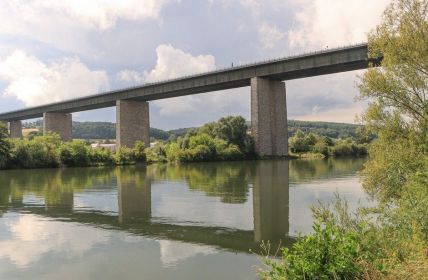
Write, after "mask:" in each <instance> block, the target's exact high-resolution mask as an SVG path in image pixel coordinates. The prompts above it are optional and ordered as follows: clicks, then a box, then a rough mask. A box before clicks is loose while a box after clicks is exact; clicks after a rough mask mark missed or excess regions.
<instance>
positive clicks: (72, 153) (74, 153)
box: [58, 140, 90, 166]
mask: <svg viewBox="0 0 428 280" xmlns="http://www.w3.org/2000/svg"><path fill="white" fill-rule="evenodd" d="M58 155H59V159H60V162H61V163H62V164H64V165H66V166H87V165H89V163H90V158H89V148H88V146H87V145H86V144H85V142H83V141H80V140H75V141H72V142H66V143H63V144H62V145H61V146H60V147H59V149H58Z"/></svg>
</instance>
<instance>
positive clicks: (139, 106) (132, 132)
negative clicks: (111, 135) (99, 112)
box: [116, 100, 150, 148]
mask: <svg viewBox="0 0 428 280" xmlns="http://www.w3.org/2000/svg"><path fill="white" fill-rule="evenodd" d="M136 141H143V142H144V145H145V146H146V147H149V146H150V120H149V103H148V102H145V101H135V100H118V101H116V146H117V148H119V147H120V146H125V147H129V148H132V147H133V146H134V144H135V142H136Z"/></svg>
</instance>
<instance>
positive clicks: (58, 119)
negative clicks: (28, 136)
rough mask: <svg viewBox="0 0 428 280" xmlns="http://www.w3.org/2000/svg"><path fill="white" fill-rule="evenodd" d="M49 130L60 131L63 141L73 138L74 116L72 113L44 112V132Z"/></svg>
mask: <svg viewBox="0 0 428 280" xmlns="http://www.w3.org/2000/svg"><path fill="white" fill-rule="evenodd" d="M48 132H54V133H58V134H59V136H60V137H61V139H62V140H63V141H71V140H72V136H71V133H72V118H71V114H65V113H44V114H43V134H47V133H48Z"/></svg>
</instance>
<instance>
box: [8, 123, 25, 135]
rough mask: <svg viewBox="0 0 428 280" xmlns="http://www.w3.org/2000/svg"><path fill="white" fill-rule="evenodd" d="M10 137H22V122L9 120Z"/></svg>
mask: <svg viewBox="0 0 428 280" xmlns="http://www.w3.org/2000/svg"><path fill="white" fill-rule="evenodd" d="M9 129H10V137H11V138H22V123H21V121H11V122H10V123H9Z"/></svg>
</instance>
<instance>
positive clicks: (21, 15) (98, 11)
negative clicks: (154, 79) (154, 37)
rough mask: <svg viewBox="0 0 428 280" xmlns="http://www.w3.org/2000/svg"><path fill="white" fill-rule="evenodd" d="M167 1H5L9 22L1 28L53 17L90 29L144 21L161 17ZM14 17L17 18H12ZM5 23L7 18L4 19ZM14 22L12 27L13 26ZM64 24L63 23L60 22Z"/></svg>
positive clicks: (8, 28)
mask: <svg viewBox="0 0 428 280" xmlns="http://www.w3.org/2000/svg"><path fill="white" fill-rule="evenodd" d="M168 2H170V1H168V0H121V1H111V0H91V1H86V0H61V1H57V0H30V1H16V0H3V1H1V4H0V9H1V10H3V12H4V13H2V14H6V13H9V16H7V17H6V19H7V20H9V22H6V24H2V26H3V27H2V28H0V30H1V31H7V30H10V28H11V27H15V28H24V27H29V26H28V25H30V24H43V23H46V22H50V23H51V24H53V22H52V21H50V20H49V17H50V16H54V17H55V18H58V17H61V18H63V19H64V20H65V19H68V20H72V21H74V22H75V24H78V25H82V26H85V27H87V28H97V29H108V28H111V27H112V26H114V25H115V24H116V22H117V21H118V20H119V19H125V20H144V19H158V18H159V13H160V11H161V9H162V7H163V6H164V5H165V4H166V3H168ZM13 17H17V18H16V20H13ZM3 23H4V20H3ZM11 23H12V26H11V25H10V24H11ZM60 23H61V22H60Z"/></svg>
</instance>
